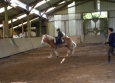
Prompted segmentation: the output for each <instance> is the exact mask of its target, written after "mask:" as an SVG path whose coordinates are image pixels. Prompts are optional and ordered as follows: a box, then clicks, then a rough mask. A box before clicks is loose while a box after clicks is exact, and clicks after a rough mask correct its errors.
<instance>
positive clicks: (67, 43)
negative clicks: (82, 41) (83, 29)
mask: <svg viewBox="0 0 115 83" xmlns="http://www.w3.org/2000/svg"><path fill="white" fill-rule="evenodd" d="M62 38H63V39H64V43H62V44H59V45H57V46H55V44H54V39H55V38H54V37H53V36H50V35H47V34H45V35H43V36H42V40H41V44H42V45H44V44H45V43H47V44H48V45H49V47H50V48H51V52H50V56H48V58H52V55H53V54H55V55H56V56H57V57H58V52H57V51H56V48H58V47H59V48H61V47H64V46H65V47H67V48H68V50H67V55H66V56H68V55H73V54H74V52H75V47H76V43H75V42H74V41H72V40H71V39H70V38H69V37H68V36H63V37H62Z"/></svg>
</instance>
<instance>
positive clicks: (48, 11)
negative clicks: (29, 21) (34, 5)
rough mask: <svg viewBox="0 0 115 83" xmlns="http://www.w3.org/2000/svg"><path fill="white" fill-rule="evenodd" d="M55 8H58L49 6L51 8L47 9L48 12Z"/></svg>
mask: <svg viewBox="0 0 115 83" xmlns="http://www.w3.org/2000/svg"><path fill="white" fill-rule="evenodd" d="M55 8H56V7H51V8H49V9H48V10H47V11H46V13H47V12H50V11H52V10H53V9H55Z"/></svg>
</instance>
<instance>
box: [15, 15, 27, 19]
mask: <svg viewBox="0 0 115 83" xmlns="http://www.w3.org/2000/svg"><path fill="white" fill-rule="evenodd" d="M26 16H27V15H26V14H23V15H21V16H19V17H17V19H22V18H24V17H26Z"/></svg>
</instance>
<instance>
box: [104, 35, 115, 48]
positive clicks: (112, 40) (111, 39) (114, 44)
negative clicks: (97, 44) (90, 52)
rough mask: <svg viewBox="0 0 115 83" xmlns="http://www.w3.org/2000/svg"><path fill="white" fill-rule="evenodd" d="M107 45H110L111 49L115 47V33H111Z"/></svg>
mask: <svg viewBox="0 0 115 83" xmlns="http://www.w3.org/2000/svg"><path fill="white" fill-rule="evenodd" d="M106 44H109V46H111V47H115V33H111V34H110V35H109V41H108V42H106Z"/></svg>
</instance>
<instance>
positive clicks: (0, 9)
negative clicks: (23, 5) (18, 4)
mask: <svg viewBox="0 0 115 83" xmlns="http://www.w3.org/2000/svg"><path fill="white" fill-rule="evenodd" d="M11 8H12V7H10V6H8V7H7V10H9V9H11ZM4 11H5V10H4V7H2V8H0V13H2V12H4Z"/></svg>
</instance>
